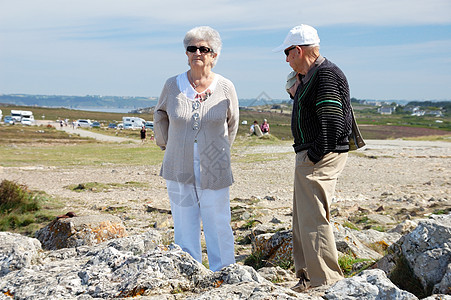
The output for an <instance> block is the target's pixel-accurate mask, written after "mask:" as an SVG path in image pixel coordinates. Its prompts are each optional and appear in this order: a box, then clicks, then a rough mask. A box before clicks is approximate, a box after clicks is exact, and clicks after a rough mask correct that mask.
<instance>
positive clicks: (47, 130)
mask: <svg viewBox="0 0 451 300" xmlns="http://www.w3.org/2000/svg"><path fill="white" fill-rule="evenodd" d="M0 128H1V129H0V146H1V145H10V144H29V143H52V144H55V143H58V144H68V143H95V142H96V141H95V140H93V139H90V138H82V137H80V136H79V135H70V134H68V133H66V132H64V131H61V130H57V129H56V128H54V127H52V126H22V125H14V126H8V125H0Z"/></svg>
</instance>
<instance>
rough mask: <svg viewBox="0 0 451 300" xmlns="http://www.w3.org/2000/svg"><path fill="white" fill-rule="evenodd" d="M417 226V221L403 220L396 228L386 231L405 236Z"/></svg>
mask: <svg viewBox="0 0 451 300" xmlns="http://www.w3.org/2000/svg"><path fill="white" fill-rule="evenodd" d="M417 226H418V221H415V220H404V221H403V222H402V223H400V224H398V225H396V227H394V228H392V229H390V230H388V232H397V233H399V234H402V235H405V234H408V233H409V232H411V231H412V230H414V229H415V227H417Z"/></svg>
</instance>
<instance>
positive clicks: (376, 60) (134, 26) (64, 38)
mask: <svg viewBox="0 0 451 300" xmlns="http://www.w3.org/2000/svg"><path fill="white" fill-rule="evenodd" d="M300 24H308V25H311V26H313V27H315V28H316V29H317V31H318V34H319V37H320V39H321V49H320V52H321V54H322V55H323V56H325V57H326V58H327V59H329V60H331V61H332V62H334V63H335V64H337V65H338V66H339V67H340V68H341V69H342V70H343V72H344V73H345V75H346V76H347V78H348V82H349V85H350V89H351V97H354V98H357V99H376V100H450V99H451V1H450V0H421V1H420V0H340V1H337V0H316V1H312V0H308V1H305V0H297V1H275V0H245V1H243V0H217V1H199V0H189V1H179V0H165V1H161V0H159V1H156V0H72V1H70V0H0V94H41V95H74V96H83V95H104V96H106V95H114V96H143V97H158V96H159V95H160V93H161V89H162V87H163V85H164V82H165V81H166V80H167V78H169V77H172V76H174V75H177V74H180V73H183V72H185V71H187V70H188V68H189V67H188V64H187V57H186V54H185V49H184V48H183V38H184V36H185V34H186V32H187V31H188V30H190V29H191V28H193V27H196V26H203V25H208V26H211V27H212V28H214V29H216V30H217V31H218V32H219V33H220V35H221V38H222V42H223V47H222V52H221V54H220V57H219V60H218V63H217V65H216V66H215V67H214V68H213V71H214V72H215V73H218V74H221V75H222V76H224V77H226V78H228V79H230V80H231V81H232V82H233V83H234V85H235V87H236V90H237V94H238V98H240V99H251V98H257V97H258V96H259V95H261V93H262V92H265V93H266V94H267V95H268V96H269V97H270V98H272V99H288V94H287V93H286V91H285V81H286V76H287V74H288V73H289V72H290V71H291V68H290V66H289V65H288V63H286V62H285V55H284V53H283V52H278V53H274V52H273V51H272V49H274V48H275V47H277V46H279V45H280V44H281V43H282V42H283V40H284V39H285V36H286V35H287V33H288V31H289V30H290V29H291V28H292V27H294V26H296V25H300Z"/></svg>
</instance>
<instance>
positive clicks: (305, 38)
mask: <svg viewBox="0 0 451 300" xmlns="http://www.w3.org/2000/svg"><path fill="white" fill-rule="evenodd" d="M293 45H299V46H302V45H315V46H319V36H318V32H316V29H315V28H313V27H312V26H309V25H305V24H301V25H299V26H296V27H293V28H292V29H291V30H290V32H288V34H287V37H286V38H285V40H284V41H283V44H282V45H280V46H279V47H277V48H275V49H273V50H272V51H274V52H279V51H282V50H285V49H287V48H288V47H290V46H293Z"/></svg>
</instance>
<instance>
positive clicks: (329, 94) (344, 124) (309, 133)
mask: <svg viewBox="0 0 451 300" xmlns="http://www.w3.org/2000/svg"><path fill="white" fill-rule="evenodd" d="M291 128H292V132H293V137H294V145H293V147H294V150H295V152H299V151H302V150H308V156H309V158H310V159H311V160H312V161H313V162H317V161H319V160H321V158H322V157H323V156H324V155H325V154H327V153H329V152H344V151H348V149H349V145H348V144H349V142H348V136H349V134H350V133H351V103H350V96H349V86H348V82H347V80H346V77H345V75H344V74H343V72H342V71H341V70H340V69H339V68H338V67H337V66H336V65H335V64H333V63H332V62H330V61H329V60H327V59H325V61H324V62H323V63H322V64H321V65H319V66H318V67H317V69H316V70H315V73H314V74H313V75H312V76H311V78H310V80H309V82H308V84H305V85H304V86H300V88H299V89H298V91H297V93H296V95H295V102H294V103H293V115H292V126H291Z"/></svg>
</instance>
